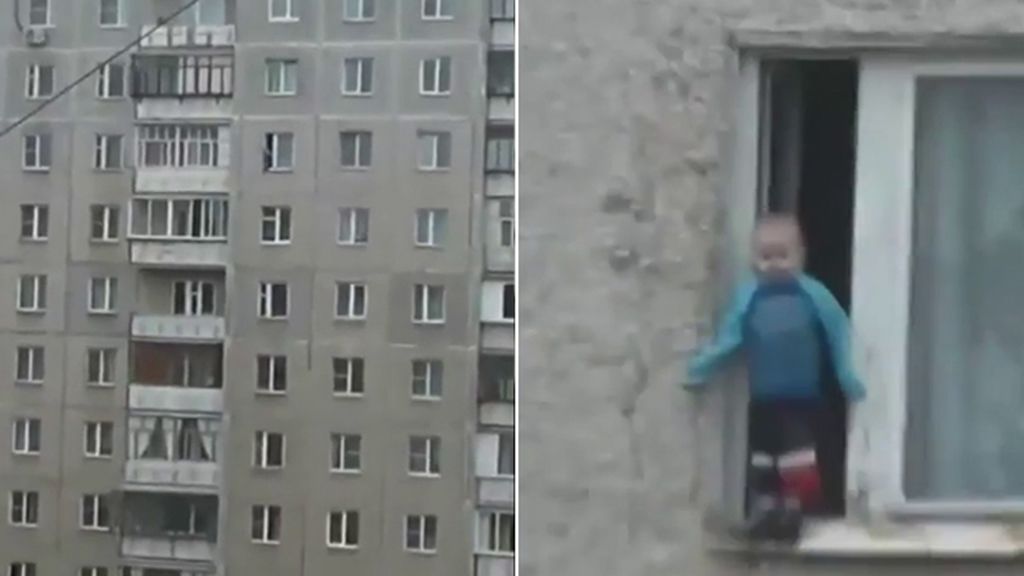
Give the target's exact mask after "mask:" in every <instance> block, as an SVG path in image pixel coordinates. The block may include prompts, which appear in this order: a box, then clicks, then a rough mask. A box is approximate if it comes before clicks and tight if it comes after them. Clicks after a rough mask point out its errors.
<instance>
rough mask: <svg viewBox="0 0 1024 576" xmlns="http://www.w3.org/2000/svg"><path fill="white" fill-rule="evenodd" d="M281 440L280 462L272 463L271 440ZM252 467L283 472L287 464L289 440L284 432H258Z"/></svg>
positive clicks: (255, 438) (256, 433) (255, 437)
mask: <svg viewBox="0 0 1024 576" xmlns="http://www.w3.org/2000/svg"><path fill="white" fill-rule="evenodd" d="M272 438H279V439H280V443H281V449H280V461H279V462H277V463H273V462H271V458H270V455H271V453H272V452H273V450H271V439H272ZM252 450H253V452H252V466H253V468H255V469H257V470H283V469H284V467H285V465H286V463H287V459H288V456H287V452H288V438H287V437H286V436H285V434H284V433H283V432H274V431H269V430H256V432H255V434H254V437H253V448H252Z"/></svg>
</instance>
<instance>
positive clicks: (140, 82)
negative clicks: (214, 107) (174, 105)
mask: <svg viewBox="0 0 1024 576" xmlns="http://www.w3.org/2000/svg"><path fill="white" fill-rule="evenodd" d="M234 66H235V64H234V60H233V58H231V57H229V56H227V57H226V56H187V57H178V56H145V57H136V58H135V60H133V61H132V97H133V98H229V97H231V96H232V94H233V91H234V90H233V89H234Z"/></svg>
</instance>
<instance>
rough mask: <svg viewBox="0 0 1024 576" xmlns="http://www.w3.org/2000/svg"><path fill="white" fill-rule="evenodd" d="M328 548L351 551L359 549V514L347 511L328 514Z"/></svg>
mask: <svg viewBox="0 0 1024 576" xmlns="http://www.w3.org/2000/svg"><path fill="white" fill-rule="evenodd" d="M327 546H329V547H331V548H349V549H355V548H358V547H359V512H356V511H355V510H345V511H341V512H338V511H332V512H328V513H327Z"/></svg>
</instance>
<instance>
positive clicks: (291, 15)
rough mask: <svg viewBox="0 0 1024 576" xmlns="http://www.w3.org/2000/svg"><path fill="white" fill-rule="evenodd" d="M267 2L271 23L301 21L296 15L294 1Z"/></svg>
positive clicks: (276, 0) (270, 0) (277, 0)
mask: <svg viewBox="0 0 1024 576" xmlns="http://www.w3.org/2000/svg"><path fill="white" fill-rule="evenodd" d="M267 2H268V6H267V10H268V12H269V18H270V21H271V22H295V21H296V20H298V19H299V17H298V16H296V15H295V12H294V6H292V0H267Z"/></svg>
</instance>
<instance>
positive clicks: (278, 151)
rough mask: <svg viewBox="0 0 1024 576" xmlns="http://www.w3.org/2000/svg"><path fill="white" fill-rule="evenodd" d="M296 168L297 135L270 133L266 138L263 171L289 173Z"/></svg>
mask: <svg viewBox="0 0 1024 576" xmlns="http://www.w3.org/2000/svg"><path fill="white" fill-rule="evenodd" d="M294 167H295V135H294V134H292V133H291V132H270V133H268V134H267V135H266V137H265V138H264V144H263V171H264V172H289V171H291V170H292V169H293V168H294Z"/></svg>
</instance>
